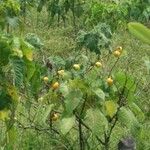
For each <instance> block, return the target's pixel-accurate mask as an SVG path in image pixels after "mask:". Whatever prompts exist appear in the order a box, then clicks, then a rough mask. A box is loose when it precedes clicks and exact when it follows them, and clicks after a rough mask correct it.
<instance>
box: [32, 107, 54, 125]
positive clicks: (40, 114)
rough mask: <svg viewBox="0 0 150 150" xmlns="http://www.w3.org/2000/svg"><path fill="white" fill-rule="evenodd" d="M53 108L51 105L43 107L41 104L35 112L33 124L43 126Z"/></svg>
mask: <svg viewBox="0 0 150 150" xmlns="http://www.w3.org/2000/svg"><path fill="white" fill-rule="evenodd" d="M52 108H53V104H50V105H47V106H43V105H42V104H41V105H39V107H38V108H37V110H36V116H35V123H36V124H37V125H38V124H39V125H45V123H46V119H47V117H48V115H49V113H50V112H51V110H52Z"/></svg>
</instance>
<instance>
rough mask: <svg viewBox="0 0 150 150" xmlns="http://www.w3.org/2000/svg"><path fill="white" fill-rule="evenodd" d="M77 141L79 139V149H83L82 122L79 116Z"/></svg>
mask: <svg viewBox="0 0 150 150" xmlns="http://www.w3.org/2000/svg"><path fill="white" fill-rule="evenodd" d="M79 141H80V150H84V140H83V133H82V124H81V119H80V118H79Z"/></svg>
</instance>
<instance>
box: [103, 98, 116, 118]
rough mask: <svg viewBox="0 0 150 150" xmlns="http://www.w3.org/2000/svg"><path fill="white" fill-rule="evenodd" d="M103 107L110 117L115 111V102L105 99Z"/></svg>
mask: <svg viewBox="0 0 150 150" xmlns="http://www.w3.org/2000/svg"><path fill="white" fill-rule="evenodd" d="M105 107H106V113H107V115H108V116H110V117H111V118H112V117H113V116H114V115H115V113H116V112H117V104H116V103H115V102H114V101H106V102H105Z"/></svg>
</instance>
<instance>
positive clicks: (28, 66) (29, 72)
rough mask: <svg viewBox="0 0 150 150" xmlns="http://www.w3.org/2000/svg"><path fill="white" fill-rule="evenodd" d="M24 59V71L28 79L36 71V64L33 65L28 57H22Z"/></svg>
mask: <svg viewBox="0 0 150 150" xmlns="http://www.w3.org/2000/svg"><path fill="white" fill-rule="evenodd" d="M24 61H25V65H26V72H25V73H26V77H27V80H28V81H29V80H30V79H31V78H32V77H33V75H34V73H35V71H36V66H35V63H34V62H32V61H29V60H28V59H24Z"/></svg>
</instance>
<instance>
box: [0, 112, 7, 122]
mask: <svg viewBox="0 0 150 150" xmlns="http://www.w3.org/2000/svg"><path fill="white" fill-rule="evenodd" d="M8 116H9V111H8V110H0V120H5V119H8Z"/></svg>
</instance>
